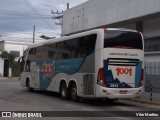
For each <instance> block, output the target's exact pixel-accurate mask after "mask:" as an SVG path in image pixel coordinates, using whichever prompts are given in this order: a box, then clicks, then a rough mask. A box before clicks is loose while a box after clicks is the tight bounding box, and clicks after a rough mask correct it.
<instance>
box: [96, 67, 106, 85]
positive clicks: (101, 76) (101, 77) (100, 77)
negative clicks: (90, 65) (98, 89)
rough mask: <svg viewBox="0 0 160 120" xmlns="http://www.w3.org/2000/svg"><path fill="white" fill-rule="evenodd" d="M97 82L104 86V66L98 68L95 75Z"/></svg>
mask: <svg viewBox="0 0 160 120" xmlns="http://www.w3.org/2000/svg"><path fill="white" fill-rule="evenodd" d="M97 84H99V85H100V86H103V87H106V83H105V79H104V68H100V69H99V72H98V77H97Z"/></svg>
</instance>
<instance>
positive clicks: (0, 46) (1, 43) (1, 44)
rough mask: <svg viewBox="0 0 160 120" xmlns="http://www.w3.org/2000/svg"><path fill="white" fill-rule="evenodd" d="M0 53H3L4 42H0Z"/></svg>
mask: <svg viewBox="0 0 160 120" xmlns="http://www.w3.org/2000/svg"><path fill="white" fill-rule="evenodd" d="M0 51H4V41H0Z"/></svg>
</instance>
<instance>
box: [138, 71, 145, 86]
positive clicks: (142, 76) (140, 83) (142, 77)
mask: <svg viewBox="0 0 160 120" xmlns="http://www.w3.org/2000/svg"><path fill="white" fill-rule="evenodd" d="M143 80H144V69H142V71H141V79H140V81H139V85H138V87H142V86H143Z"/></svg>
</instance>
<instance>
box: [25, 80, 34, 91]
mask: <svg viewBox="0 0 160 120" xmlns="http://www.w3.org/2000/svg"><path fill="white" fill-rule="evenodd" d="M26 86H27V89H28V91H29V92H33V91H34V88H31V86H30V80H27V83H26Z"/></svg>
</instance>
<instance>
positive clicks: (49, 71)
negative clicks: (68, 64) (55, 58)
mask: <svg viewBox="0 0 160 120" xmlns="http://www.w3.org/2000/svg"><path fill="white" fill-rule="evenodd" d="M42 72H43V79H45V78H46V77H47V76H51V77H52V78H53V77H54V65H53V64H43V66H42Z"/></svg>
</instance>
